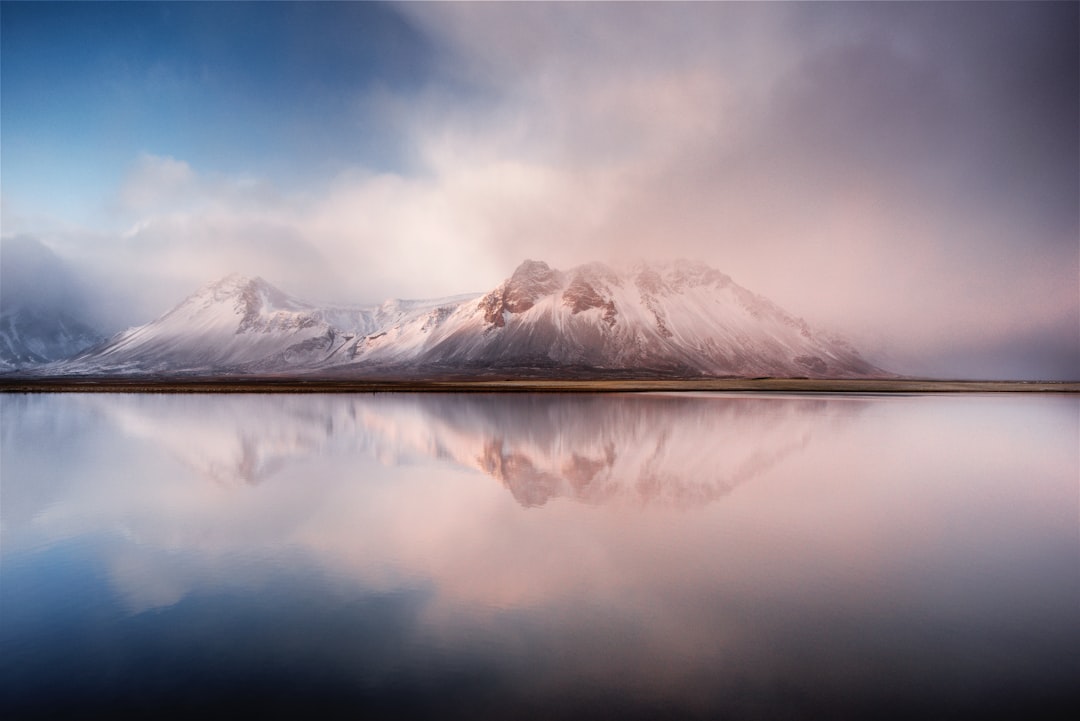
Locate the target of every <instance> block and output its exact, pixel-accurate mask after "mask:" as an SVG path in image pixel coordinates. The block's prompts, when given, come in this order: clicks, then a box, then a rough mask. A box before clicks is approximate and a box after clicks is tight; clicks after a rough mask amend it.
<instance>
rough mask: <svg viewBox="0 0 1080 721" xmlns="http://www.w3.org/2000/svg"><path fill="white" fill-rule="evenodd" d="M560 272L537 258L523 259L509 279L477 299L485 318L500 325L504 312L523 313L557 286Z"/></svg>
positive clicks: (502, 324) (504, 316)
mask: <svg viewBox="0 0 1080 721" xmlns="http://www.w3.org/2000/svg"><path fill="white" fill-rule="evenodd" d="M559 285H560V283H559V274H558V273H557V272H556V271H554V270H552V269H551V267H550V266H549V265H548V264H547V263H545V262H543V261H540V260H526V261H525V262H524V263H522V264H521V265H519V266H518V267H517V270H515V271H514V274H513V275H512V276H510V279H509V280H507V281H506V282H505V283H503V284H502V285H500V286H499V287H498V288H496V289H495V290H493V291H492V292H490V293H488V294H487V295H485V296H484V297H483V298H482V299H481V300H480V307H481V308H482V309H483V311H484V320H485V321H487V322H488V323H492V324H494V325H495V326H497V327H499V328H502V327H503V326H504V325H506V315H505V314H506V313H523V312H525V311H527V310H528V309H529V308H532V307H533V305H535V304H536V301H537V300H538V299H540V298H543V297H544V296H546V295H550V294H551V293H554V292H555V291H556V290H558V289H559Z"/></svg>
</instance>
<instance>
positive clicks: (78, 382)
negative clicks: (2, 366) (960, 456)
mask: <svg viewBox="0 0 1080 721" xmlns="http://www.w3.org/2000/svg"><path fill="white" fill-rule="evenodd" d="M643 391H682V392H688V391H725V392H731V391H748V392H754V391H757V392H795V393H1080V382H1017V381H936V380H917V379H860V380H821V379H806V378H703V379H678V380H676V379H641V380H635V379H624V378H619V379H600V380H582V379H572V380H552V379H537V378H521V379H511V378H498V379H488V378H484V379H480V378H477V379H467V380H462V379H438V378H423V379H385V380H377V379H340V378H335V379H324V378H310V379H305V378H276V377H274V378H251V377H247V378H236V377H218V378H183V379H176V378H169V379H153V378H116V377H102V378H70V377H69V378H0V392H5V393H417V392H442V393H450V392H453V393H462V392H486V393H491V392H496V393H537V392H539V393H544V392H547V393H628V392H643Z"/></svg>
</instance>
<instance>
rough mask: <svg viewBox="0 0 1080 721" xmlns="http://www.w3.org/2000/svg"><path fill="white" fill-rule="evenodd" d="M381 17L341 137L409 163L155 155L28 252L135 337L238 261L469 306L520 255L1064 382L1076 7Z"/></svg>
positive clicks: (936, 369) (272, 272)
mask: <svg viewBox="0 0 1080 721" xmlns="http://www.w3.org/2000/svg"><path fill="white" fill-rule="evenodd" d="M393 11H394V12H395V13H396V14H397V15H398V16H399V18H400V20H401V22H403V23H405V24H406V25H407V26H408V27H410V28H411V29H412V31H413V32H415V33H416V34H417V35H418V36H419V37H421V38H423V39H424V43H425V57H427V58H429V60H430V63H429V64H428V65H426V66H425V67H426V68H427V70H426V74H425V76H424V78H423V81H422V82H410V83H408V84H403V83H394V82H387V83H385V84H378V83H376V84H375V85H372V84H367V85H365V86H364V87H362V88H361V87H355V88H350V87H345V86H343V87H335V88H334V91H335V92H338V93H342V97H343V98H346V99H347V100H346V101H345V102H347V103H348V104H349V105H350V107H352V108H354V109H357V111H356V112H357V117H358V118H359V120H358V121H357V123H355V125H354V126H352V128H351V130H350V131H348V132H346V133H343V134H341V135H340V136H338V137H337V141H338V142H339V143H340V144H341V146H342V148H343V150H344V149H345V148H348V147H352V146H354V145H356V144H357V143H361V142H364V143H371V142H372V141H373V138H374V139H377V140H378V142H379V143H381V144H383V145H386V146H388V147H393V148H395V149H396V150H395V153H394V155H395V156H396V157H398V158H399V159H400V162H398V163H396V164H391V165H390V166H387V165H386V164H383V165H381V166H380V165H377V164H364V163H352V164H350V165H349V166H348V167H345V168H338V169H335V170H334V171H333V172H330V173H328V174H325V173H324V174H323V175H321V176H320V175H319V174H318V172H316V171H315V170H313V169H312V168H302V169H301V168H297V169H296V170H297V173H296V174H297V175H298V176H299V175H302V176H303V177H304V178H306V179H309V180H305V181H304V182H302V183H296V182H290V180H289V179H288V178H287V177H283V176H282V175H281V174H277V175H275V174H273V173H262V174H260V173H252V172H250V171H248V170H246V169H245V168H243V167H235V168H230V169H225V170H221V169H213V168H204V167H200V166H199V165H198V164H194V163H193V162H192V161H190V160H189V159H187V158H185V157H184V156H183V155H180V154H174V153H172V152H169V148H168V147H167V144H164V145H165V147H164V148H160V147H154V146H148V147H147V150H146V152H144V153H143V154H141V155H139V156H137V157H133V158H130V159H129V161H128V164H127V168H128V169H127V171H126V175H125V176H124V177H123V179H122V180H121V182H120V183H119V184H118V185H117V186H115V187H112V188H111V189H109V190H107V192H106V193H104V195H103V197H102V198H101V205H102V207H103V208H104V209H105V210H104V216H105V217H106V218H107V220H106V221H105V222H102V223H101V224H100V225H99V226H98V227H76V228H71V227H62V228H61V229H60V230H54V231H52V232H50V233H48V234H44V235H43V237H42V238H41V239H42V240H44V241H45V242H46V243H48V244H49V245H50V246H51V247H53V248H54V249H55V250H57V251H58V252H60V253H63V254H64V255H66V256H67V257H69V258H71V259H73V260H74V261H77V262H79V263H81V264H82V265H83V267H85V268H87V269H88V271H87V272H89V273H91V274H93V275H94V276H95V277H97V278H100V279H102V282H103V283H105V282H107V283H108V285H110V286H111V287H113V288H114V289H116V295H117V297H122V298H124V299H125V300H124V301H123V302H122V303H117V305H118V306H122V308H124V309H127V311H126V312H127V316H126V317H125V318H124V319H123V320H124V322H125V323H133V322H142V321H144V320H147V319H149V317H151V316H153V315H155V314H157V313H160V312H163V311H164V310H166V309H167V308H168V307H169V306H170V305H171V304H172V303H173V302H175V301H176V300H178V299H179V298H180V297H182V296H183V295H184V294H186V293H187V292H190V290H191V289H193V288H194V286H196V285H198V284H200V283H201V282H203V281H205V280H207V279H210V278H213V277H216V276H219V275H223V274H225V273H227V272H230V271H240V272H245V273H250V274H260V275H263V276H264V277H266V278H267V279H270V280H272V281H273V282H276V283H278V284H280V285H281V286H282V287H283V288H285V289H286V290H288V291H290V292H293V293H295V294H297V295H300V296H303V297H307V298H311V299H325V300H338V301H358V302H371V301H379V300H382V299H384V298H386V297H391V296H397V297H417V296H434V295H445V294H452V293H459V292H466V291H477V290H485V289H488V288H490V287H492V286H494V285H496V284H497V283H498V282H500V281H501V280H502V279H503V278H504V277H505V276H507V275H508V274H509V273H510V271H511V270H512V269H513V268H514V267H515V266H516V265H517V263H518V262H520V261H521V260H522V259H524V258H526V257H532V258H542V259H545V260H547V261H548V262H549V263H551V264H553V265H555V266H558V267H567V266H571V265H574V264H577V263H582V262H587V261H590V260H612V259H617V258H620V257H644V258H650V257H655V258H661V257H665V258H666V257H673V256H682V257H693V258H700V259H702V260H705V261H706V262H708V263H710V264H712V265H714V266H716V267H718V268H720V269H721V270H723V271H724V272H727V273H729V274H730V275H732V276H733V277H734V278H735V279H736V280H737V281H738V282H740V283H742V284H743V285H746V286H747V287H750V288H752V289H754V290H756V291H758V292H761V293H763V294H765V295H767V296H769V297H770V298H772V299H774V300H775V301H777V302H778V303H779V304H780V305H782V306H784V307H786V308H788V309H789V310H791V311H793V312H795V313H797V314H801V315H804V316H805V317H806V318H807V319H808V320H810V321H812V322H815V323H819V324H823V325H825V326H826V327H830V328H833V329H835V330H837V331H840V332H841V333H843V334H845V335H847V336H848V337H850V338H851V339H852V340H853V341H855V342H856V343H858V344H859V345H861V346H862V347H864V348H866V349H867V350H868V351H869V352H870V354H871V355H874V356H876V359H877V360H879V362H880V363H881V364H883V365H889V366H890V367H892V368H895V369H896V370H898V371H900V372H908V373H927V374H934V375H949V376H974V377H1040V378H1049V377H1059V378H1062V377H1065V378H1068V377H1071V378H1075V377H1077V375H1078V369H1080V242H1078V240H1077V239H1078V237H1080V220H1078V216H1080V210H1078V202H1080V201H1078V198H1080V181H1078V176H1080V173H1078V158H1080V142H1078V128H1080V111H1078V100H1077V98H1078V93H1077V92H1076V88H1077V87H1078V85H1080V78H1078V70H1077V68H1078V67H1080V56H1078V50H1077V44H1078V43H1077V36H1078V33H1077V31H1078V22H1080V21H1078V11H1077V8H1076V6H1075V5H1069V4H1042V3H1034V4H1012V3H990V4H983V3H967V4H955V3H949V4H944V5H936V4H935V5H929V4H898V5H894V4H888V5H877V4H861V3H860V4H779V3H777V4H771V3H770V4H741V3H740V4H632V5H615V4H584V5H565V4H558V5H551V4H472V3H469V4H442V3H439V4H405V5H402V6H395V7H394V8H393ZM333 125H334V127H335V132H339V131H338V130H337V129H336V128H337V125H338V124H337V123H334V124H333ZM298 142H300V141H299V140H298ZM266 152H267V153H273V152H275V151H274V149H273V148H267V149H266ZM301 171H302V172H301ZM311 178H314V179H311ZM7 217H8V209H7V208H5V218H7ZM12 217H15V218H16V222H15V223H14V224H12V223H9V221H7V220H5V223H4V226H5V227H4V229H3V230H4V234H5V235H9V234H11V233H12V232H23V233H31V234H32V233H35V232H37V230H38V228H37V227H33V225H34V224H32V223H26V225H25V227H23V226H22V225H20V224H21V223H23V221H24V219H22V218H19V217H18V213H15V214H14V215H13V216H12ZM9 226H11V227H9ZM121 315H124V313H123V312H120V310H119V309H118V313H117V317H118V320H120V318H119V316H121ZM136 316H137V317H136Z"/></svg>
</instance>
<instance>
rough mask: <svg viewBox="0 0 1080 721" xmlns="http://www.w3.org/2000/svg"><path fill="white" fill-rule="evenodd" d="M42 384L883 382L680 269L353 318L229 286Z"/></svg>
mask: <svg viewBox="0 0 1080 721" xmlns="http://www.w3.org/2000/svg"><path fill="white" fill-rule="evenodd" d="M48 369H49V372H50V373H58V374H64V373H73V374H74V373H78V374H94V373H100V374H117V373H119V374H124V373H131V374H138V373H146V374H153V373H159V374H170V373H235V374H249V375H250V374H258V373H297V374H303V373H309V372H316V371H318V372H330V373H333V374H340V373H350V372H351V373H357V374H365V373H379V372H403V373H409V372H422V371H425V370H432V369H441V370H450V371H466V372H467V371H481V370H504V371H508V372H513V371H520V372H536V373H539V374H541V375H544V374H548V375H558V373H559V372H560V370H563V371H567V372H569V371H575V372H581V373H585V374H587V373H588V372H589V371H590V370H592V371H595V372H597V373H600V374H603V373H611V372H620V371H621V372H630V371H640V372H644V373H655V374H659V375H670V376H673V377H684V376H689V377H700V376H717V377H719V376H738V377H754V376H774V377H812V378H834V377H835V378H849V377H874V376H888V375H891V374H889V373H887V372H886V371H883V370H881V369H880V368H877V367H875V366H874V365H872V364H871V363H869V362H868V361H866V360H865V359H863V358H862V356H861V355H860V354H859V353H858V352H857V351H856V350H855V349H854V348H853V347H852V346H850V345H849V344H847V343H846V342H845V341H843V340H840V339H838V338H835V337H833V336H831V335H828V334H825V333H822V332H820V331H815V330H814V329H812V328H811V327H810V326H809V325H808V324H807V323H806V322H805V321H804V320H802V319H801V318H799V317H797V316H794V315H792V314H790V313H787V312H786V311H784V310H783V309H781V308H779V306H777V305H775V304H774V303H772V301H770V300H768V299H767V298H765V297H763V296H760V295H757V294H755V293H753V292H751V291H749V290H748V289H746V288H743V287H742V286H740V285H738V284H737V283H735V282H734V281H733V280H732V279H731V278H730V277H729V276H727V275H725V274H724V273H722V272H720V271H719V270H716V269H715V268H712V267H710V266H708V265H706V264H704V263H701V262H697V261H686V260H677V261H670V262H664V263H645V262H641V261H637V262H634V263H631V264H627V265H625V266H620V267H613V266H611V265H607V264H603V263H588V264H585V265H580V266H576V267H573V268H570V269H568V270H558V269H555V268H552V267H551V266H549V265H548V264H547V263H545V262H543V261H538V260H526V261H524V262H522V263H521V264H520V265H519V266H518V267H517V268H516V269H515V270H514V272H513V273H512V274H511V275H510V276H509V277H508V278H507V279H506V280H505V281H503V282H502V283H501V284H499V285H498V286H497V287H495V288H494V289H492V290H490V291H488V292H487V293H482V294H466V295H462V296H451V297H448V298H439V299H432V300H389V301H386V302H384V303H382V304H380V305H378V306H355V307H348V306H316V305H312V304H309V303H305V302H303V301H300V300H297V299H295V298H293V297H291V296H289V295H288V294H286V293H284V292H283V291H281V290H279V289H278V288H276V287H274V286H273V285H271V284H270V283H268V282H266V281H265V280H263V279H262V278H259V277H253V278H249V277H246V276H242V275H237V274H232V275H229V276H226V277H225V278H222V279H219V280H217V281H213V282H211V283H207V284H205V285H204V286H202V287H201V288H200V289H198V290H197V291H196V292H195V293H193V294H191V295H190V296H188V297H187V298H186V299H184V300H183V301H181V302H180V303H179V304H178V305H177V306H176V307H174V308H173V309H171V310H170V311H168V312H167V313H165V314H164V315H162V316H160V317H159V318H157V319H156V320H154V321H151V322H150V323H146V324H144V325H142V326H136V327H134V328H129V329H127V330H126V331H123V332H121V333H119V334H117V335H116V336H114V337H113V338H111V339H109V340H108V341H106V342H105V343H102V344H100V345H98V346H96V347H94V348H91V349H90V350H88V351H86V352H84V353H82V354H80V355H78V356H76V357H74V358H72V359H70V360H67V361H62V362H59V363H55V364H52V365H51V366H49V367H48Z"/></svg>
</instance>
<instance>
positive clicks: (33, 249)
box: [0, 237, 103, 370]
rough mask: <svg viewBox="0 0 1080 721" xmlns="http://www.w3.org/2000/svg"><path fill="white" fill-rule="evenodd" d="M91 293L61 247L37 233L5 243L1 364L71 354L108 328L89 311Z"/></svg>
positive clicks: (0, 261)
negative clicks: (54, 246)
mask: <svg viewBox="0 0 1080 721" xmlns="http://www.w3.org/2000/svg"><path fill="white" fill-rule="evenodd" d="M85 301H86V294H85V292H84V289H83V288H82V287H81V285H80V283H79V282H78V280H77V279H76V278H75V276H74V274H73V273H72V272H71V270H70V269H69V268H68V267H67V265H66V264H65V263H64V262H63V261H62V260H61V259H60V258H59V257H57V255H56V254H55V253H53V252H52V251H51V250H49V249H48V248H47V247H45V246H44V245H42V244H41V243H40V242H39V241H37V240H34V239H32V238H23V237H16V238H5V239H4V240H3V242H2V244H0V370H10V369H14V368H26V367H32V366H36V365H40V364H43V363H49V362H51V361H56V360H60V359H62V358H69V357H71V356H72V355H75V354H76V353H79V352H80V351H82V350H85V349H86V348H89V347H90V346H93V345H94V344H96V343H100V342H101V341H102V338H103V334H102V333H101V332H100V331H98V330H97V328H96V327H95V323H94V322H93V320H92V319H90V318H89V317H88V316H87V314H86V313H85V311H84V309H85V308H86V302H85Z"/></svg>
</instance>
